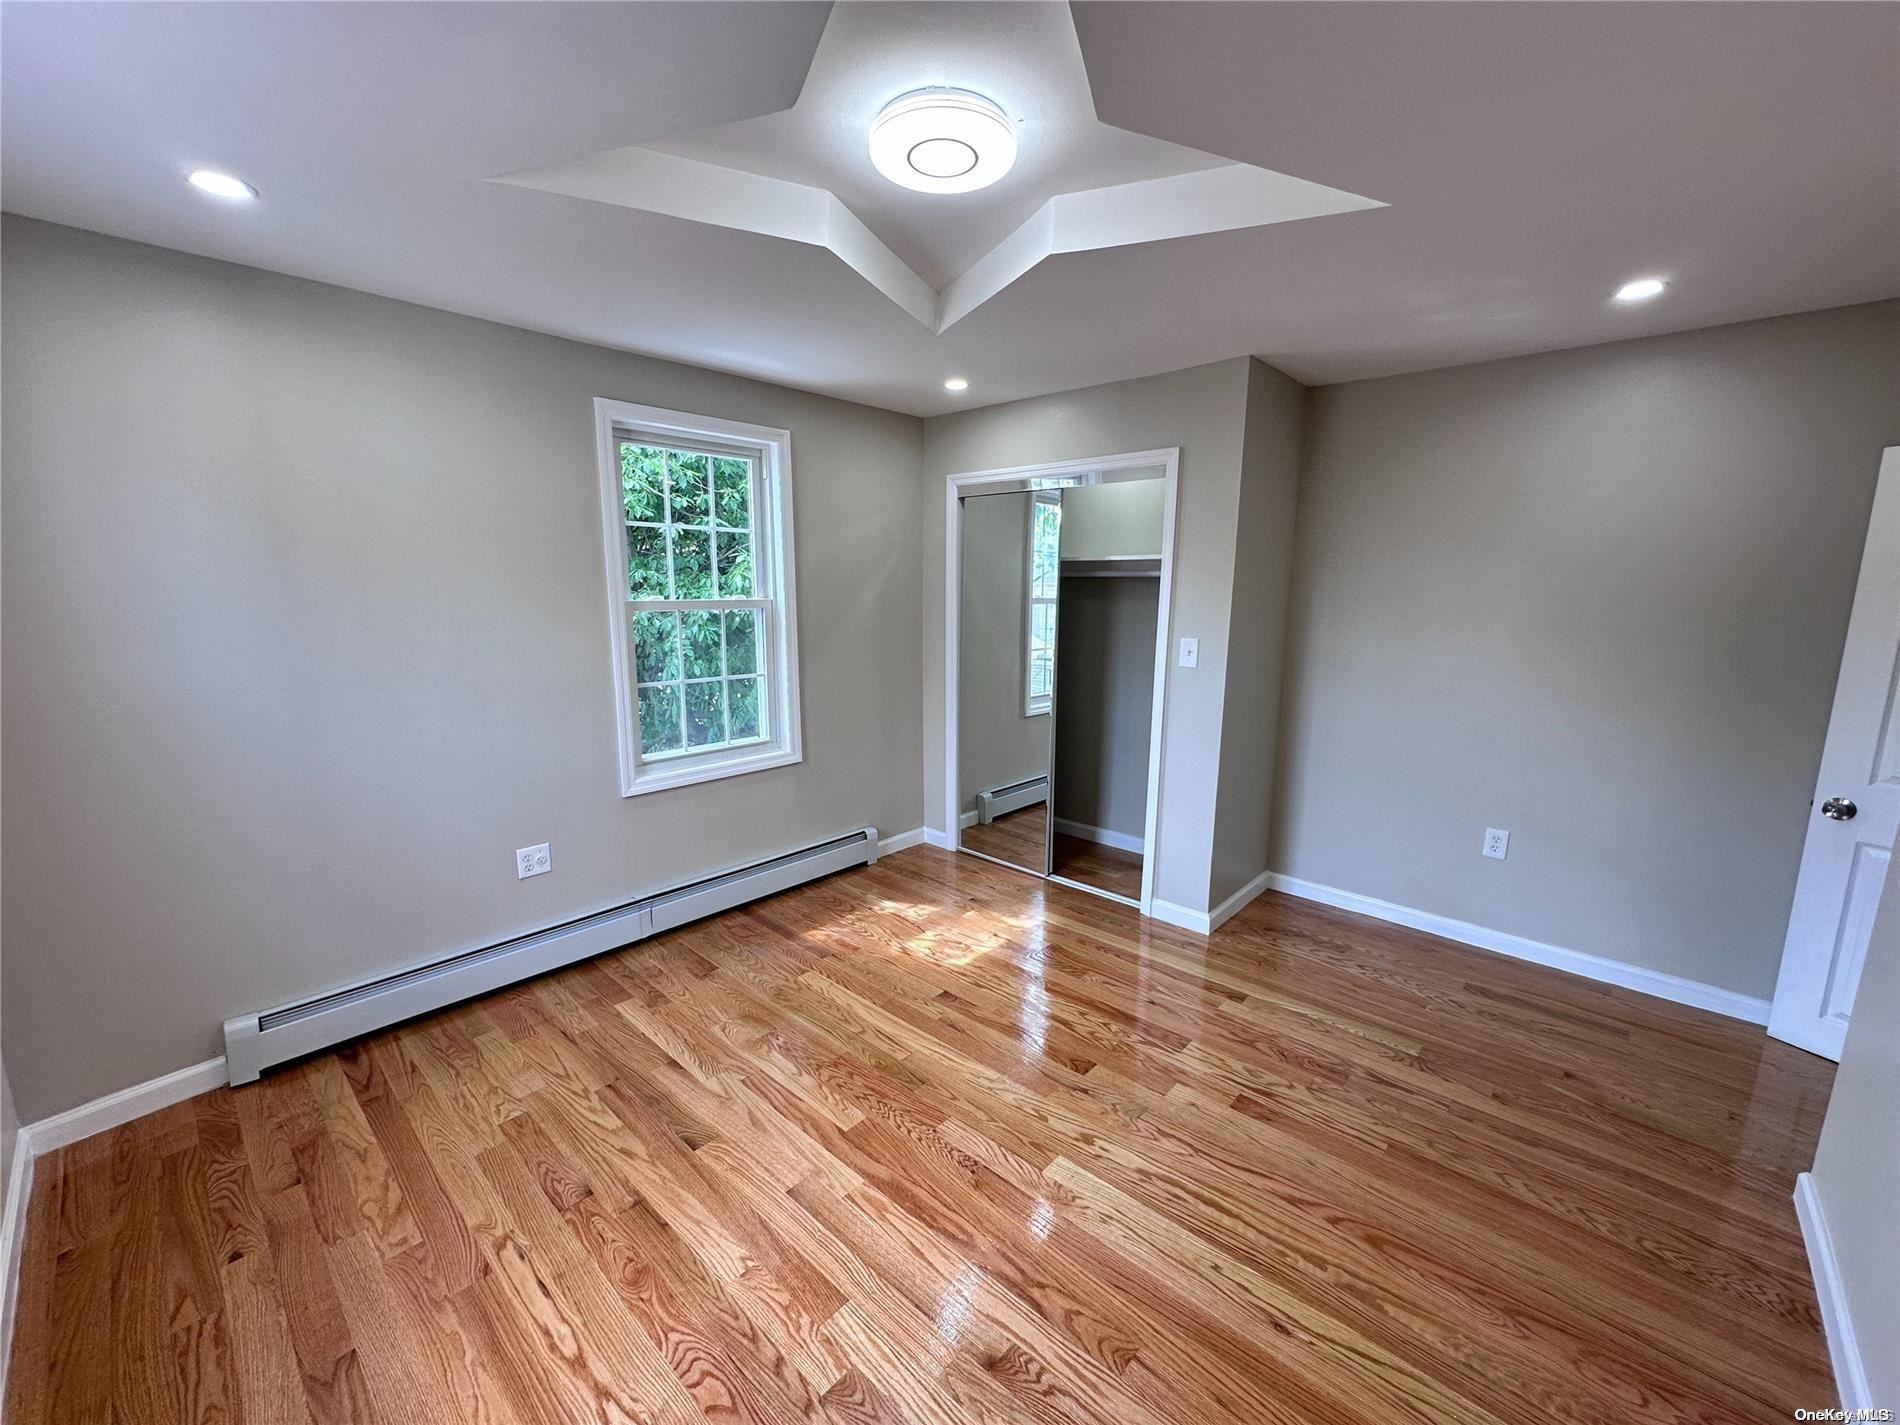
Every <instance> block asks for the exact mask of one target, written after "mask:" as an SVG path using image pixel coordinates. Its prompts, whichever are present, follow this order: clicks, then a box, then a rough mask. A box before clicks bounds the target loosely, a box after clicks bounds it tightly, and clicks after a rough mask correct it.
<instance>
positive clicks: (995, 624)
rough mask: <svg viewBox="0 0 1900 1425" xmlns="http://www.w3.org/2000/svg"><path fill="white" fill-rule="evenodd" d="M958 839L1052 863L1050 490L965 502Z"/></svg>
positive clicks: (1055, 536)
mask: <svg viewBox="0 0 1900 1425" xmlns="http://www.w3.org/2000/svg"><path fill="white" fill-rule="evenodd" d="M962 519H963V539H962V545H963V568H962V571H961V593H960V597H961V600H962V602H961V606H960V612H959V619H958V625H959V643H958V655H957V661H958V686H957V779H958V781H959V783H960V784H961V785H960V786H959V787H958V789H957V791H958V807H959V811H960V814H961V829H960V832H959V838H958V841H959V844H960V845H961V846H962V847H963V848H964V849H965V850H968V851H974V852H977V853H979V854H981V855H984V856H990V857H994V858H995V859H997V860H999V861H1006V862H1008V863H1009V864H1011V865H1014V866H1019V867H1021V868H1022V869H1024V870H1026V871H1033V872H1035V873H1036V874H1038V875H1045V874H1047V872H1048V868H1049V859H1048V858H1049V849H1048V848H1049V747H1050V742H1049V738H1050V731H1049V729H1050V723H1051V721H1052V718H1051V709H1052V706H1053V703H1054V693H1055V678H1056V672H1057V669H1056V662H1057V652H1056V637H1055V633H1056V623H1057V612H1058V607H1057V606H1058V601H1059V591H1060V577H1059V568H1060V565H1059V558H1060V539H1061V521H1062V507H1061V504H1060V499H1059V494H1058V492H1056V491H1042V492H1031V491H1024V492H1020V493H1009V494H994V495H970V496H966V497H965V498H964V499H963V501H962Z"/></svg>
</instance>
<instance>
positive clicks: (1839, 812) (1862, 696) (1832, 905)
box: [1768, 446, 1900, 1059]
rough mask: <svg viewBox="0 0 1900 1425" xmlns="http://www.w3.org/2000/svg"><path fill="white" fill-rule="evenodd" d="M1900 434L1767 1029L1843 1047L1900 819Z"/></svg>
mask: <svg viewBox="0 0 1900 1425" xmlns="http://www.w3.org/2000/svg"><path fill="white" fill-rule="evenodd" d="M1896 693H1900V446H1893V447H1890V448H1889V449H1888V450H1887V452H1886V453H1885V455H1883V456H1882V457H1881V461H1880V483H1879V485H1878V487H1877V488H1876V489H1875V491H1874V513H1873V517H1872V519H1871V520H1870V521H1869V522H1868V525H1867V547H1866V548H1865V549H1864V550H1863V551H1862V553H1861V557H1860V581H1859V582H1858V583H1857V584H1856V585H1855V586H1854V611H1853V613H1852V615H1851V616H1850V617H1849V618H1848V621H1847V645H1846V647H1845V648H1843V649H1842V650H1841V675H1840V679H1839V681H1837V682H1836V683H1835V685H1834V711H1833V714H1832V715H1831V716H1830V717H1829V718H1828V724H1827V744H1826V746H1824V747H1823V748H1822V749H1821V776H1820V779H1819V781H1817V782H1816V783H1815V787H1814V806H1813V808H1812V810H1811V812H1810V815H1809V821H1808V839H1807V842H1806V844H1805V845H1804V846H1803V847H1802V849H1801V874H1800V877H1799V879H1797V880H1796V882H1795V888H1794V909H1793V911H1792V912H1791V913H1790V914H1789V917H1788V939H1787V943H1786V944H1785V945H1784V946H1783V948H1782V951H1781V978H1780V979H1779V980H1778V981H1777V982H1776V984H1775V1004H1774V1008H1773V1010H1771V1011H1770V1013H1769V1016H1768V1032H1769V1033H1770V1034H1772V1035H1774V1036H1775V1038H1777V1039H1785V1040H1787V1041H1788V1042H1789V1043H1790V1044H1798V1045H1800V1046H1801V1047H1802V1048H1803V1049H1809V1050H1812V1051H1813V1052H1814V1053H1816V1054H1825V1055H1826V1056H1827V1057H1828V1058H1830V1059H1839V1058H1840V1057H1841V1043H1842V1041H1843V1040H1845V1039H1846V1038H1847V1014H1848V1011H1849V1010H1850V1009H1852V1008H1853V1006H1854V990H1855V988H1856V987H1857V986H1858V985H1859V984H1860V968H1861V962H1862V961H1863V960H1864V959H1865V957H1866V954H1867V934H1868V932H1869V931H1870V930H1871V929H1872V928H1873V923H1874V908H1875V907H1876V906H1878V905H1879V904H1880V887H1881V883H1882V882H1883V881H1885V880H1886V878H1887V862H1888V860H1889V859H1891V857H1892V856H1893V843H1894V831H1895V827H1896V824H1897V823H1900V725H1896V718H1895V711H1896V709H1895V702H1896Z"/></svg>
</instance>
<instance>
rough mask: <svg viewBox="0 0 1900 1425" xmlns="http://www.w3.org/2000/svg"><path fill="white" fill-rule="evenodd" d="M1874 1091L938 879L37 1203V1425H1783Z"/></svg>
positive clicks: (893, 881) (639, 963)
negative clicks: (1828, 1208) (1815, 1212)
mask: <svg viewBox="0 0 1900 1425" xmlns="http://www.w3.org/2000/svg"><path fill="white" fill-rule="evenodd" d="M1830 1072H1831V1069H1830V1066H1828V1065H1826V1064H1824V1063H1823V1062H1822V1061H1820V1060H1817V1059H1813V1058H1809V1057H1808V1056H1806V1055H1803V1054H1801V1053H1800V1052H1799V1051H1797V1050H1792V1049H1788V1048H1786V1047H1785V1046H1781V1045H1778V1044H1774V1043H1771V1042H1770V1041H1768V1040H1767V1039H1766V1038H1764V1037H1763V1035H1762V1033H1761V1031H1760V1030H1759V1029H1755V1028H1751V1027H1748V1026H1744V1025H1739V1024H1734V1023H1731V1022H1728V1021H1724V1020H1721V1019H1717V1018H1714V1017H1712V1016H1709V1015H1705V1014H1701V1013H1698V1012H1695V1011H1691V1010H1685V1009H1681V1008H1678V1007H1675V1006H1672V1005H1668V1004H1664V1003H1661V1002H1659V1001H1653V1000H1645V999H1642V998H1640V997H1638V996H1634V995H1630V994H1626V993H1624V992H1621V991H1616V990H1610V989H1606V988H1604V987H1602V986H1598V985H1594V984H1590V983H1587V982H1584V981H1580V980H1575V979H1570V978H1567V977H1565V976H1562V975H1560V974H1557V973H1555V972H1552V971H1547V970H1542V969H1537V968H1534V967H1531V966H1526V965H1522V964H1519V963H1516V962H1514V961H1510V960H1506V959H1503V958H1500V957H1497V956H1491V955H1486V954H1483V953H1481V952H1477V951H1468V950H1463V949H1459V948H1455V947H1452V946H1448V945H1446V944H1444V943H1443V942H1439V941H1434V940H1432V939H1430V938H1429V937H1425V936H1421V935H1418V934H1415V933H1412V932H1409V931H1403V930H1397V929H1394V928H1391V927H1387V926H1383V925H1380V924H1377V923H1375V922H1371V921H1367V920H1362V919H1358V918H1355V917H1352V916H1348V915H1344V914H1341V913H1339V912H1335V911H1330V910H1326V909H1323V908H1320V907H1316V906H1311V905H1307V904H1304V903H1301V902H1297V901H1292V900H1285V899H1281V898H1279V897H1275V896H1268V897H1266V898H1263V899H1262V900H1260V901H1258V902H1256V903H1255V904H1254V905H1253V906H1252V907H1250V908H1249V909H1248V910H1247V911H1245V912H1243V913H1242V914H1241V915H1240V916H1239V917H1237V918H1236V919H1235V920H1234V921H1232V922H1230V923H1229V924H1228V925H1227V926H1225V927H1223V929H1222V930H1221V931H1220V932H1218V933H1217V934H1216V935H1215V936H1213V937H1212V939H1210V940H1203V939H1201V938H1199V937H1196V936H1192V935H1189V934H1186V933H1183V932H1176V931H1172V930H1169V929H1167V928H1165V927H1161V926H1158V925H1154V924H1152V923H1150V924H1146V925H1144V924H1143V923H1142V922H1141V921H1140V920H1139V919H1138V917H1137V916H1136V915H1135V914H1134V913H1133V912H1132V911H1128V910H1125V909H1123V908H1121V907H1118V906H1116V905H1114V904H1112V903H1110V902H1106V901H1102V900H1100V899H1098V898H1096V897H1092V896H1088V895H1086V894H1083V893H1080V892H1075V891H1069V890H1064V889H1061V888H1056V887H1046V886H1043V885H1041V884H1039V883H1037V882H1035V881H1033V880H1030V879H1029V878H1027V877H1023V876H1019V875H1016V874H1014V873H1012V872H1008V871H1005V870H1002V869H1000V868H998V867H994V866H990V865H986V864H984V863H982V862H979V861H976V860H974V859H973V858H970V857H953V856H951V855H948V854H946V853H942V852H935V851H930V850H926V849H921V848H920V849H918V850H913V851H907V852H904V853H902V854H900V855H898V856H895V857H892V858H888V859H886V860H885V861H883V862H882V863H880V864H879V865H877V866H876V867H872V868H866V869H864V870H860V871H853V872H849V873H846V874H845V875H842V876H839V877H835V878H833V879H831V880H829V881H825V882H822V883H819V884H816V885H813V886H809V887H805V888H803V889H800V890H797V891H794V892H791V893H789V894H787V895H784V896H781V897H778V898H777V899H774V900H772V901H769V902H765V903H762V904H760V905H758V906H755V907H751V908H748V909H746V910H744V911H740V912H736V913H733V914H731V915H728V916H725V917H722V918H720V919H718V920H715V921H710V922H706V923H704V924H701V925H698V926H694V927H690V928H688V929H686V930H683V931H679V932H675V933H673V934H671V935H669V936H667V937H665V938H663V939H660V940H656V941H651V942H648V943H646V944H644V945H642V946H639V947H636V948H634V949H632V950H629V951H626V952H622V953H620V954H618V955H613V956H609V957H606V958H604V959H602V960H599V961H596V962H594V963H592V964H590V965H585V966H581V967H577V968H574V969H571V970H568V971H565V972H563V973H560V974H557V975H554V976H551V977H548V978H546V979H543V980H540V981H537V982H535V983H534V984H532V985H528V986H523V987H520V988H517V989H515V990H513V991H510V992H506V993H502V994H498V995H495V996H493V997H491V998H489V999H486V1000H484V1001H482V1002H480V1003H477V1004H473V1005H469V1006H464V1007H461V1008H458V1009H456V1010H454V1011H451V1012H448V1013H445V1014H442V1015H439V1016H436V1017H434V1018H432V1019H429V1020H425V1021H421V1022H418V1023H415V1024H411V1025H408V1026H405V1027H403V1028H400V1029H398V1030H395V1031H393V1032H390V1033H387V1034H384V1035H382V1036H380V1037H378V1038H377V1039H375V1040H373V1041H370V1042H368V1043H366V1044H363V1045H360V1046H357V1047H355V1048H353V1049H351V1050H350V1051H348V1052H346V1053H342V1054H334V1055H326V1056H323V1057H320V1058H317V1059H315V1060H312V1061H310V1062H307V1063H304V1064H302V1065H300V1066H297V1067H295V1068H292V1069H288V1070H285V1071H283V1072H280V1073H278V1074H275V1075H273V1076H271V1077H270V1078H268V1079H266V1080H265V1081H264V1082H263V1083H261V1084H258V1085H253V1086H250V1087H247V1088H245V1089H242V1090H239V1091H237V1092H230V1091H224V1090H221V1091H219V1092H216V1093H213V1094H209V1095H206V1096H204V1097H202V1098H199V1099H196V1100H194V1101H192V1102H190V1103H188V1104H184V1105H180V1106H179V1107H177V1108H174V1109H171V1110H168V1111H166V1112H164V1113H161V1114H158V1115H156V1116H154V1117H152V1118H149V1119H146V1120H144V1121H142V1122H140V1123H137V1124H134V1125H131V1126H128V1127H126V1128H123V1129H120V1130H117V1131H115V1132H113V1133H110V1134H107V1135H103V1136H102V1137H100V1138H97V1139H94V1140H91V1141H89V1142H86V1143H82V1144H79V1145H77V1146H75V1147H72V1148H68V1149H65V1150H63V1151H61V1152H59V1153H58V1154H57V1155H54V1156H51V1157H48V1158H46V1159H43V1160H42V1162H41V1164H40V1168H39V1177H38V1185H37V1190H36V1192H35V1195H34V1198H33V1202H32V1205H31V1209H30V1220H29V1234H28V1241H27V1246H26V1259H25V1270H24V1278H23V1280H24V1289H23V1294H22V1300H21V1305H20V1327H19V1334H18V1337H17V1343H16V1347H15V1353H14V1359H13V1369H12V1392H11V1399H10V1407H11V1409H10V1413H9V1415H8V1419H9V1420H10V1421H11V1422H12V1425H40V1422H43V1421H49V1420H51V1421H62V1422H87V1425H107V1422H119V1425H169V1422H174V1421H186V1420H192V1421H211V1420H218V1421H242V1422H247V1423H248V1425H257V1423H258V1422H280V1421H294V1422H305V1421H310V1422H317V1425H322V1422H328V1421H352V1422H368V1423H370V1425H424V1423H425V1422H444V1425H450V1423H451V1422H452V1425H467V1423H468V1422H493V1425H505V1422H514V1421H521V1422H530V1421H536V1422H539V1421H547V1422H554V1421H561V1422H566V1421H577V1422H578V1421H600V1422H606V1421H628V1420H652V1421H665V1422H688V1425H698V1422H700V1421H702V1420H703V1421H707V1422H765V1421H774V1422H776V1421H810V1422H832V1425H858V1422H874V1421H911V1422H917V1425H959V1422H966V1421H984V1422H1015V1421H1022V1422H1031V1421H1034V1422H1049V1425H1059V1422H1084V1421H1089V1422H1094V1421H1100V1422H1115V1423H1116V1425H1167V1422H1183V1425H1224V1422H1240V1421H1247V1422H1289V1425H1290V1422H1325V1423H1326V1425H1392V1422H1403V1421H1456V1422H1497V1425H1524V1422H1531V1421H1538V1422H1542V1421H1552V1420H1557V1421H1591V1422H1602V1425H1611V1422H1615V1425H1628V1422H1631V1421H1665V1420H1666V1421H1700V1422H1716V1421H1721V1422H1750V1421H1763V1422H1767V1421H1783V1420H1786V1419H1788V1418H1789V1417H1790V1411H1791V1410H1792V1409H1793V1408H1794V1407H1796V1406H1798V1405H1807V1406H1814V1405H1821V1404H1824V1403H1828V1402H1830V1401H1831V1396H1830V1394H1829V1383H1828V1375H1827V1370H1826V1366H1825V1363H1824V1359H1823V1351H1822V1346H1821V1341H1820V1336H1819V1332H1818V1328H1817V1324H1816V1312H1815V1304H1814V1299H1813V1296H1812V1293H1811V1291H1810V1288H1809V1285H1808V1279H1807V1272H1806V1267H1805V1265H1804V1261H1803V1257H1802V1251H1801V1246H1800V1242H1799V1239H1798V1237H1797V1233H1796V1227H1795V1221H1794V1216H1793V1213H1792V1210H1791V1207H1790V1203H1789V1192H1790V1186H1791V1182H1792V1178H1793V1174H1794V1172H1795V1170H1796V1169H1797V1168H1800V1167H1802V1166H1805V1165H1806V1163H1807V1162H1808V1159H1809V1155H1810V1153H1811V1150H1812V1145H1813V1139H1814V1136H1815V1131H1816V1127H1817V1124H1818V1122H1819V1119H1820V1114H1821V1109H1822V1104H1823V1099H1824V1096H1825V1094H1826V1091H1827V1088H1828V1083H1829V1075H1830Z"/></svg>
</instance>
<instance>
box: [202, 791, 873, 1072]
mask: <svg viewBox="0 0 1900 1425" xmlns="http://www.w3.org/2000/svg"><path fill="white" fill-rule="evenodd" d="M875 860H877V830H876V828H875V827H869V826H867V827H864V828H862V829H860V830H858V831H853V832H849V833H847V834H845V835H843V836H837V837H833V838H832V839H831V840H829V841H822V842H819V843H818V844H817V845H815V846H807V847H804V848H803V849H801V850H798V851H788V852H786V853H785V854H784V855H782V856H774V857H772V858H771V859H769V860H765V861H759V862H757V863H755V864H753V865H750V866H740V867H735V868H734V869H732V870H730V871H722V872H720V873H719V874H717V875H713V876H708V877H706V878H705V879H703V880H698V881H693V882H691V883H689V884H687V885H683V886H676V887H674V888H673V889H671V890H665V891H660V892H657V893H656V894H654V895H650V896H644V897H642V898H641V899H639V900H636V901H628V902H627V903H626V904H625V905H617V906H613V907H611V908H609V909H607V910H602V911H596V912H595V913H594V914H592V915H586V916H582V917H581V918H580V919H578V920H570V921H567V922H565V923H564V924H561V925H554V926H549V927H548V928H547V929H545V930H536V931H532V932H530V933H529V934H527V935H519V936H516V937H515V938H514V939H513V940H504V941H501V942H500V943H498V944H495V945H484V946H481V947H480V948H478V949H474V950H464V951H462V952H460V953H459V954H455V955H449V956H446V957H444V958H443V959H440V960H432V961H430V962H429V963H428V964H426V965H417V966H414V967H413V968H411V969H407V970H400V971H397V972H396V973H394V974H390V975H382V976H379V977H377V978H376V979H373V980H363V981H360V982H359V983H357V984H353V985H345V986H344V987H342V988H341V989H336V990H332V991H330V992H329V993H328V994H322V995H317V996H315V997H313V998H311V999H307V1000H302V1001H300V1002H298V1003H296V1004H287V1005H282V1006H280V1007H278V1008H277V1009H269V1010H265V1011H263V1012H262V1013H258V1014H241V1015H238V1016H237V1017H236V1018H234V1019H227V1020H225V1022H224V1063H225V1072H226V1073H227V1075H228V1076H229V1078H230V1081H231V1082H232V1083H233V1084H248V1083H250V1082H252V1081H253V1080H254V1079H256V1078H257V1077H258V1076H259V1075H260V1074H262V1073H263V1072H264V1070H266V1069H268V1068H271V1067H272V1066H273V1065H276V1064H285V1063H289V1062H290V1061H291V1060H292V1059H301V1058H303V1057H304V1056H305V1055H307V1054H314V1053H316V1052H318V1051H319V1050H322V1049H328V1048H331V1047H332V1046H334V1045H337V1044H341V1043H343V1042H344V1041H346V1040H349V1039H356V1038H359V1037H361V1036H362V1035H365V1034H372V1033H374V1032H375V1031H377V1030H379V1029H387V1028H388V1027H389V1026H390V1025H392V1024H400V1023H401V1022H402V1021H403V1020H405V1019H413V1018H415V1017H416V1016H417V1015H419V1014H428V1013H430V1012H431V1011H434V1010H438V1009H442V1008H444V1007H446V1006H448V1005H451V1004H457V1003H459V1002H460V1001H462V1000H466V999H473V998H474V997H475V996H476V995H482V994H487V993H488V992H489V991H490V990H497V989H500V988H501V987H502V986H503V985H512V984H516V983H518V982H519V981H521V980H526V979H531V978H533V977H534V976H536V975H542V974H546V973H547V972H548V971H549V970H558V969H560V968H561V967H562V966H563V965H572V964H573V963H575V962H576V961H577V960H586V959H591V958H592V957H593V956H595V955H603V954H605V953H606V952H607V951H609V950H618V949H620V948H621V947H622V946H623V945H631V944H633V943H634V942H635V941H637V940H644V939H646V938H647V937H648V936H649V935H658V934H659V933H660V932H661V931H663V930H671V929H672V928H673V927H675V926H678V925H685V924H687V923H688V922H689V921H694V920H699V919H702V918H703V917H705V916H709V915H714V914H716V913H718V912H719V911H722V910H730V909H731V908H732V907H733V906H736V905H744V904H745V903H746V902H748V901H755V900H759V899H760V898H762V897H764V896H769V895H772V894H774V893H775V892H778V891H783V890H789V889H790V888H791V887H793V886H797V885H802V884H804V883H805V882H806V881H815V880H817V879H818V878H819V877H820V876H828V875H830V874H831V873H832V872H834V871H842V870H845V869H847V868H849V867H851V866H862V865H868V864H869V863H871V862H873V861H875Z"/></svg>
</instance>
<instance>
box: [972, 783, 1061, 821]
mask: <svg viewBox="0 0 1900 1425" xmlns="http://www.w3.org/2000/svg"><path fill="white" fill-rule="evenodd" d="M1048 799H1049V779H1048V778H1047V777H1031V778H1030V779H1029V780H1028V781H1027V782H1011V783H1010V784H1009V785H1008V786H1007V787H990V788H988V789H986V790H984V791H981V792H978V793H977V794H976V819H977V821H978V822H980V823H981V824H983V825H984V826H988V825H989V824H990V823H991V822H992V821H995V820H996V818H997V817H999V816H1003V815H1005V814H1006V813H1008V812H1012V811H1021V810H1022V809H1023V808H1024V807H1032V806H1034V805H1035V804H1036V803H1037V802H1042V801H1047V800H1048Z"/></svg>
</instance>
